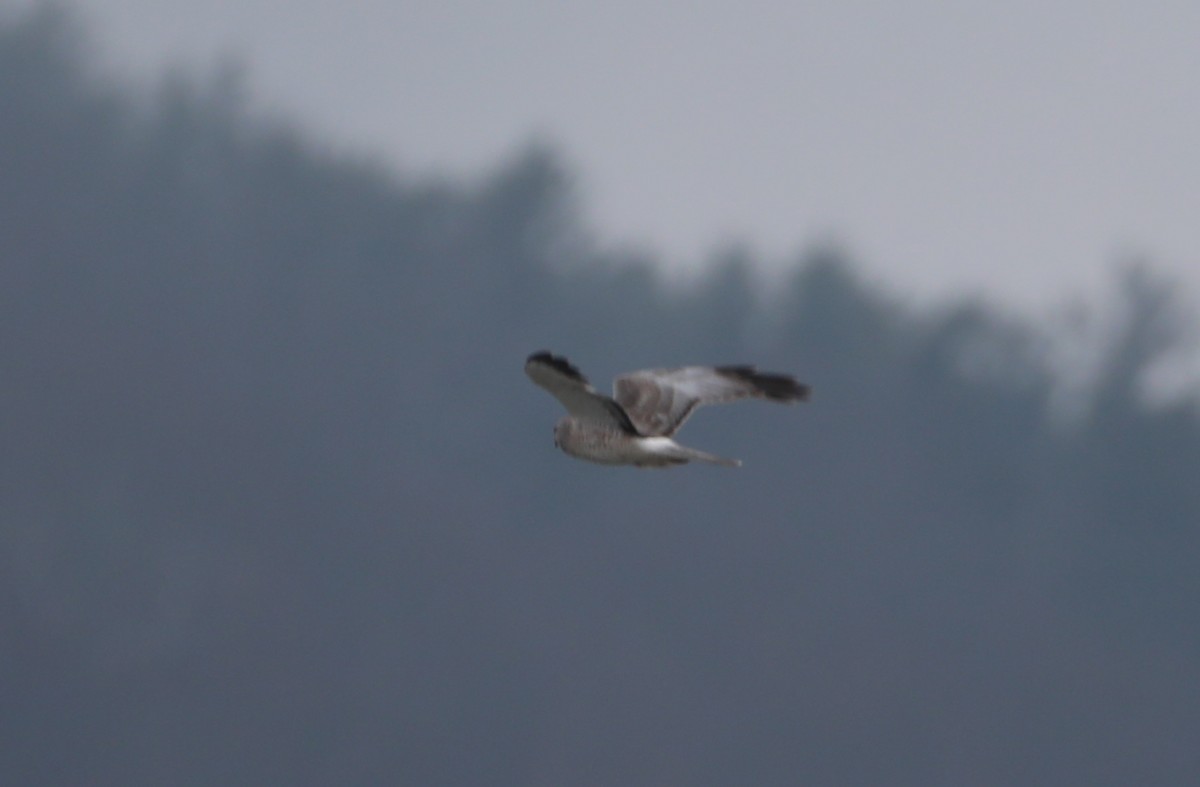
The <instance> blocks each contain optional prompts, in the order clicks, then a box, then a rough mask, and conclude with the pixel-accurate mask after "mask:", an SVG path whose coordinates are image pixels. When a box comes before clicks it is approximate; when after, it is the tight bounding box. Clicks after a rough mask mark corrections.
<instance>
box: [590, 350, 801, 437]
mask: <svg viewBox="0 0 1200 787" xmlns="http://www.w3.org/2000/svg"><path fill="white" fill-rule="evenodd" d="M613 396H614V398H615V399H616V401H617V403H618V404H619V405H620V406H621V407H622V408H624V410H625V413H626V414H627V415H628V416H629V419H630V420H631V421H633V425H634V426H635V427H636V428H637V430H638V432H640V433H641V434H643V435H647V436H663V437H670V436H671V435H672V434H674V433H675V432H676V431H677V430H678V429H679V427H680V426H682V425H683V422H684V421H686V420H687V418H688V416H689V415H691V414H692V411H693V410H695V409H696V408H697V407H699V406H700V405H703V404H720V403H723V402H733V401H736V400H738V399H747V398H759V399H768V400H770V401H775V402H799V401H804V400H806V399H808V397H809V387H808V386H807V385H805V384H804V383H800V382H797V381H796V380H795V379H794V378H792V377H790V376H788V375H786V374H767V373H763V372H759V371H757V370H756V369H755V368H754V367H753V366H684V367H682V368H679V369H646V370H643V371H640V372H630V373H629V374H623V375H621V376H620V377H618V378H617V379H616V380H615V381H614V382H613ZM568 409H569V408H568Z"/></svg>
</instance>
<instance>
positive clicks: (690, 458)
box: [666, 441, 742, 467]
mask: <svg viewBox="0 0 1200 787" xmlns="http://www.w3.org/2000/svg"><path fill="white" fill-rule="evenodd" d="M666 455H667V456H669V457H670V458H672V459H674V460H677V461H679V462H681V463H682V462H708V463H709V464H714V465H721V466H722V467H741V465H742V461H741V460H740V459H726V458H725V457H723V456H717V455H716V454H708V453H705V452H704V451H698V450H696V449H695V448H688V447H687V446H684V445H680V444H679V443H676V442H673V441H672V443H671V446H670V447H669V448H668V450H667V452H666Z"/></svg>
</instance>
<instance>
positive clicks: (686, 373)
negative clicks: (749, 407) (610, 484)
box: [525, 352, 809, 467]
mask: <svg viewBox="0 0 1200 787" xmlns="http://www.w3.org/2000/svg"><path fill="white" fill-rule="evenodd" d="M525 373H526V374H528V375H529V377H530V378H531V379H532V380H533V381H534V382H535V383H537V384H538V385H540V386H541V387H543V388H545V389H546V390H547V391H549V392H550V393H551V394H552V395H553V396H554V397H555V398H556V399H558V400H559V401H560V402H562V404H563V406H565V407H566V408H567V413H568V415H566V416H565V417H563V418H562V419H561V420H559V422H558V423H557V424H556V425H555V427H554V444H555V445H556V446H558V447H559V448H560V449H562V450H563V451H564V452H565V453H567V454H569V455H570V456H573V457H576V458H578V459H585V460H587V461H590V462H596V463H598V464H606V465H634V466H636V467H670V466H672V465H680V464H687V463H688V462H692V461H699V462H709V463H712V464H720V465H727V466H737V465H739V464H741V462H739V461H737V460H735V459H725V458H723V457H719V456H715V455H713V454H709V453H705V452H703V451H698V450H696V449H694V448H688V447H687V446H683V445H680V444H679V443H677V442H675V440H674V439H672V435H674V433H675V432H676V431H677V430H678V429H679V427H680V426H682V425H683V422H684V421H686V420H687V418H688V416H690V415H691V413H692V411H693V410H694V409H695V408H696V407H698V406H700V405H703V404H715V403H721V402H732V401H735V400H738V399H745V398H751V397H754V398H761V399H768V400H772V401H777V402H796V401H802V400H805V399H807V398H808V396H809V388H808V386H806V385H804V384H802V383H798V382H796V380H795V379H793V378H792V377H790V376H787V375H781V374H763V373H760V372H758V371H756V370H755V369H754V368H753V367H751V366H716V367H713V366H685V367H681V368H677V369H647V370H644V371H639V372H631V373H629V374H624V375H621V376H620V377H618V378H617V379H616V380H615V381H614V383H613V394H614V395H613V397H608V396H605V395H604V394H601V393H598V392H597V391H596V390H595V389H594V388H592V386H591V385H589V384H588V381H587V379H586V378H585V377H584V376H583V375H582V374H580V372H579V370H578V369H576V368H575V367H574V366H573V365H571V363H570V362H569V361H567V360H566V359H565V358H563V357H561V356H556V355H551V354H550V353H548V352H538V353H534V354H533V355H531V356H529V358H528V359H527V360H526V361H525Z"/></svg>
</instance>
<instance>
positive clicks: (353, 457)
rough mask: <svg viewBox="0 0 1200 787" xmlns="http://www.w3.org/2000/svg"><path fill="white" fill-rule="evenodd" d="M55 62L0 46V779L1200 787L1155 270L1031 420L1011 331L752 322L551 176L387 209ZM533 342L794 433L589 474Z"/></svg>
mask: <svg viewBox="0 0 1200 787" xmlns="http://www.w3.org/2000/svg"><path fill="white" fill-rule="evenodd" d="M86 39H87V36H86V34H85V33H81V32H80V30H79V29H78V25H77V24H76V22H75V21H74V20H73V19H72V18H71V16H70V15H69V14H63V13H62V12H59V11H47V10H35V11H32V12H29V13H26V14H21V15H16V16H12V17H10V18H9V19H7V20H5V21H3V22H0V107H3V110H2V111H0V222H2V225H3V226H2V230H0V413H2V414H3V415H2V417H0V445H2V446H3V450H2V451H0V561H2V562H0V687H2V691H3V696H2V699H0V780H2V781H4V782H5V783H7V784H70V783H76V784H83V783H88V784H197V785H199V784H267V783H273V784H295V785H302V784H314V785H315V784H331V783H339V784H368V783H385V784H414V785H416V784H421V785H425V784H521V785H531V784H532V785H536V784H547V785H549V784H625V785H633V784H714V785H716V784H872V783H873V784H913V785H933V784H947V785H960V784H1063V783H1078V784H1092V785H1103V784H1112V785H1128V784H1184V783H1192V782H1195V781H1196V780H1198V779H1200V755H1198V754H1197V751H1198V750H1197V746H1196V742H1197V741H1198V740H1200V672H1198V670H1197V663H1198V662H1197V657H1198V651H1200V636H1198V635H1200V627H1198V625H1197V620H1198V618H1200V578H1198V577H1200V572H1198V571H1197V565H1196V563H1197V555H1200V473H1198V471H1200V426H1198V419H1197V413H1196V406H1195V400H1194V398H1192V399H1183V400H1180V401H1178V402H1176V403H1174V404H1169V405H1159V406H1150V405H1148V404H1146V403H1145V401H1144V399H1143V397H1142V396H1141V394H1140V390H1141V388H1140V385H1141V381H1142V380H1143V379H1144V375H1145V373H1146V371H1147V370H1148V369H1149V368H1151V367H1152V366H1153V365H1154V364H1155V363H1157V362H1158V360H1159V359H1160V358H1161V357H1162V355H1163V353H1165V352H1168V351H1170V350H1171V349H1172V348H1174V347H1176V346H1177V344H1178V343H1179V342H1181V341H1183V340H1184V339H1185V338H1186V336H1187V334H1186V331H1188V330H1190V329H1189V328H1188V327H1187V326H1186V325H1182V324H1180V323H1179V322H1178V321H1176V320H1174V319H1173V318H1172V317H1171V315H1172V314H1174V313H1173V312H1170V311H1169V310H1168V309H1167V308H1166V304H1167V303H1168V301H1169V298H1170V295H1169V290H1170V287H1169V286H1168V284H1166V283H1163V282H1161V281H1159V280H1158V279H1157V278H1156V277H1155V275H1154V274H1153V273H1152V272H1147V271H1146V270H1140V269H1139V270H1133V271H1130V272H1129V273H1128V274H1127V276H1126V278H1125V279H1123V280H1122V282H1123V283H1122V292H1123V293H1124V308H1125V309H1126V310H1127V313H1128V319H1126V320H1125V321H1124V322H1123V323H1122V324H1123V325H1124V326H1125V327H1124V329H1123V331H1122V332H1121V333H1120V334H1119V335H1117V336H1116V337H1115V338H1114V339H1113V341H1112V342H1110V344H1109V345H1107V350H1106V354H1105V355H1104V356H1103V358H1102V359H1101V362H1100V363H1099V364H1098V365H1097V369H1098V372H1097V374H1096V375H1095V379H1094V381H1093V382H1092V384H1091V386H1090V388H1088V389H1087V391H1086V392H1085V393H1083V394H1081V396H1083V397H1084V398H1083V399H1081V401H1080V403H1079V408H1078V411H1079V413H1081V414H1080V415H1079V416H1078V417H1076V418H1074V419H1072V420H1069V421H1068V422H1066V423H1063V422H1061V421H1060V420H1056V418H1055V417H1054V406H1055V405H1054V402H1055V396H1056V391H1057V390H1058V384H1059V378H1058V376H1057V369H1056V368H1055V366H1054V363H1053V361H1052V358H1053V356H1051V355H1048V354H1046V353H1044V352H1041V351H1039V348H1040V347H1042V346H1043V345H1044V344H1045V342H1046V337H1045V335H1044V330H1045V329H1044V328H1040V327H1037V326H1033V325H1025V324H1022V323H1021V322H1020V321H1019V320H1015V319H1012V318H1006V317H1003V316H1001V315H998V314H997V313H995V312H993V311H992V310H991V309H990V308H989V307H987V306H986V305H982V304H979V303H974V302H964V303H962V304H960V305H957V306H948V307H944V308H942V309H940V310H939V311H936V312H934V311H930V312H925V311H921V310H919V309H915V308H909V307H905V306H904V305H903V304H902V303H900V302H899V301H897V300H895V299H892V298H890V297H889V296H888V295H887V294H886V293H882V292H880V291H879V290H877V289H875V288H872V287H868V286H866V285H864V284H862V283H861V282H860V281H859V280H858V278H857V277H856V275H855V271H854V267H853V265H852V264H850V263H849V262H848V261H847V260H845V259H844V258H843V257H842V256H841V255H839V254H838V253H837V252H836V251H830V250H822V249H815V250H812V251H810V252H807V253H805V254H802V255H798V259H797V264H796V268H795V271H794V273H792V274H790V275H789V276H788V277H787V279H786V280H785V281H784V282H783V283H782V285H781V286H780V287H778V288H776V290H775V292H774V297H773V298H772V299H771V301H770V303H769V304H767V305H763V304H762V303H761V299H760V297H759V294H758V292H757V288H756V286H755V282H754V280H753V276H754V274H753V273H752V270H753V268H754V265H753V260H752V259H748V258H747V257H746V255H745V254H743V253H740V252H731V253H729V254H728V255H727V256H726V258H725V259H724V260H723V261H721V262H719V263H718V264H716V265H715V267H714V268H713V270H712V272H711V273H710V274H709V275H708V276H707V277H706V278H705V279H703V280H702V281H701V282H700V283H699V284H697V285H696V286H695V287H692V288H682V289H680V288H669V287H664V286H663V285H662V283H661V281H660V280H659V278H658V277H657V276H656V274H655V273H654V270H655V269H654V265H653V260H645V259H636V258H633V257H631V256H629V255H622V254H621V253H620V252H617V251H611V250H606V249H605V247H604V244H603V243H600V242H598V241H597V240H596V239H595V238H594V237H592V236H591V234H590V233H589V232H588V231H587V230H586V228H585V226H584V222H583V221H582V217H581V216H580V215H578V206H577V202H576V200H575V193H574V191H573V189H572V176H571V174H570V172H569V171H567V169H566V167H564V166H563V165H562V163H561V162H560V160H559V159H558V157H557V156H556V155H555V154H554V152H553V151H552V150H549V149H547V148H546V147H542V146H532V147H531V148H530V149H528V150H527V151H525V152H524V153H522V154H520V155H517V156H514V157H513V158H512V160H510V161H508V162H506V163H504V164H503V165H502V166H499V167H498V168H497V169H496V170H495V171H493V172H491V173H486V174H481V175H480V176H479V177H478V178H477V179H475V180H473V181H471V182H468V183H456V182H451V181H449V180H447V181H437V180H431V179H425V180H411V179H409V178H407V177H406V176H405V175H404V173H402V172H400V173H397V172H394V171H387V170H385V169H383V168H381V167H379V166H377V165H375V164H372V163H371V162H369V161H367V160H365V159H364V160H358V159H354V158H353V157H352V156H346V155H339V154H335V153H332V152H330V151H328V150H324V149H321V148H320V147H319V146H317V145H315V144H313V143H312V142H310V141H308V140H307V138H306V137H305V136H304V133H303V131H302V130H298V129H296V128H295V127H293V125H291V124H290V123H289V122H287V121H280V120H273V119H264V118H262V117H261V116H259V115H256V113H255V112H254V111H253V108H247V107H245V106H243V104H242V103H241V99H240V98H239V94H238V91H237V90H236V89H233V88H234V87H235V86H232V85H231V84H230V83H228V82H227V81H224V80H223V79H221V78H219V77H214V78H212V79H195V78H188V77H180V76H176V77H171V78H166V79H164V80H163V81H162V82H161V83H160V84H159V86H158V87H157V88H156V89H155V90H153V91H147V90H144V89H138V88H133V87H128V86H124V85H121V84H119V83H117V82H115V81H113V80H112V79H110V78H108V77H106V76H104V75H102V74H101V73H100V72H99V71H98V70H97V69H96V67H95V66H94V64H93V63H92V62H91V58H90V56H89V55H88V54H87V46H86ZM381 78H385V77H381ZM540 349H552V350H554V351H555V352H558V353H564V354H566V355H567V356H568V357H570V358H571V359H572V361H574V362H575V363H577V364H579V366H580V367H581V369H582V370H583V371H584V372H585V373H586V374H588V375H589V376H590V377H591V378H592V380H593V382H595V383H596V384H597V385H598V387H601V388H604V387H606V386H607V380H608V378H609V377H610V376H611V375H612V374H615V373H617V372H620V371H624V370H627V369H632V368H640V367H643V366H659V365H665V364H675V363H680V364H682V363H696V362H705V363H732V362H737V363H741V362H751V363H756V364H758V365H759V366H760V367H762V368H765V369H779V370H785V371H789V372H795V373H796V374H797V375H798V376H799V377H800V378H801V379H803V380H804V381H805V382H807V383H810V384H811V385H812V386H813V388H814V392H815V395H814V398H813V401H812V402H811V403H809V404H806V405H804V406H803V407H797V408H793V409H788V410H783V411H780V410H779V409H777V408H770V407H765V406H756V404H754V403H750V404H745V405H739V406H737V407H731V408H714V409H713V411H712V412H711V413H709V412H706V413H705V414H704V415H705V417H704V418H703V419H696V420H695V421H694V422H692V423H689V426H688V430H689V435H688V437H689V441H690V442H691V443H693V444H695V445H697V446H699V447H702V448H705V449H706V450H708V449H711V450H713V451H716V452H718V453H728V454H731V455H736V456H739V457H741V458H742V459H744V460H745V461H746V466H745V467H743V468H741V469H740V470H737V471H732V470H723V469H716V468H707V467H688V468H682V469H677V470H671V471H660V472H651V471H635V470H631V469H611V468H601V467H594V466H590V465H587V464H584V463H580V462H574V461H570V460H568V459H567V458H565V457H563V456H562V455H561V454H559V453H558V452H557V451H555V450H554V448H553V446H552V438H551V428H552V425H553V423H554V421H555V420H556V419H557V418H558V416H559V412H558V406H557V404H556V403H555V402H553V401H552V400H551V399H550V398H549V397H547V396H546V395H545V394H544V392H542V391H540V390H538V389H536V388H534V387H533V386H532V385H530V384H529V382H528V381H527V380H526V379H525V378H524V375H523V374H522V364H523V361H524V359H525V357H526V355H528V354H529V353H530V352H532V351H534V350H540Z"/></svg>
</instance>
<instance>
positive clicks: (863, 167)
mask: <svg viewBox="0 0 1200 787" xmlns="http://www.w3.org/2000/svg"><path fill="white" fill-rule="evenodd" d="M0 2H2V3H7V4H8V5H10V6H12V5H15V4H28V2H27V0H0ZM75 5H76V6H77V7H78V8H80V9H82V10H83V11H84V16H85V18H86V19H87V21H88V22H89V23H90V24H91V27H92V32H93V34H94V35H95V36H96V38H97V40H98V43H99V44H100V46H101V48H102V49H103V52H104V54H105V55H106V56H107V57H108V58H109V60H110V63H112V64H114V65H116V66H118V67H119V68H121V69H124V70H126V71H127V72H132V73H139V74H150V73H152V71H151V69H157V68H159V67H160V66H161V65H162V64H164V63H167V62H173V63H183V64H189V65H196V66H207V65H212V64H213V63H214V62H215V61H216V60H217V59H218V58H219V57H220V56H223V55H235V56H237V58H238V59H239V60H240V61H242V62H243V63H245V64H246V65H247V67H248V72H249V83H250V87H251V89H252V92H253V94H254V97H255V100H256V101H259V102H261V103H265V104H268V105H269V106H272V107H274V108H276V109H282V110H283V111H284V112H286V113H288V114H290V115H292V116H294V117H296V118H299V119H301V120H303V121H304V122H305V123H306V124H307V125H308V126H309V127H310V128H311V129H313V130H314V131H315V132H317V133H319V134H320V135H323V136H324V137H326V138H327V139H332V140H334V141H336V142H337V143H338V144H339V145H342V146H349V147H353V148H361V149H363V150H366V151H377V152H379V153H381V154H382V155H383V156H384V157H386V158H387V159H389V160H391V161H393V162H394V163H395V164H396V166H397V167H399V168H401V169H402V170H407V171H409V172H414V171H415V172H432V171H450V172H453V173H459V174H471V173H474V172H477V171H478V170H479V169H480V168H481V167H485V166H493V165H495V164H496V163H498V162H499V161H500V160H501V159H502V158H503V157H504V156H505V155H507V154H510V153H511V152H512V151H514V150H515V149H517V148H518V147H519V146H520V145H521V144H522V143H524V142H526V141H528V140H530V139H531V138H533V137H535V136H538V137H541V138H545V139H548V140H550V141H552V142H553V143H554V144H555V145H557V146H558V147H559V149H560V150H561V151H562V152H563V153H564V154H565V157H566V159H567V161H568V163H569V164H570V165H571V166H572V167H573V169H574V171H575V172H576V173H577V174H578V175H579V178H580V184H579V185H580V187H581V189H582V194H583V197H584V200H585V206H586V209H587V213H588V218H589V220H590V222H591V223H592V225H593V226H594V227H595V228H596V229H597V230H598V231H599V232H600V234H601V237H602V238H603V239H604V240H605V241H606V242H608V243H613V244H621V245H625V244H633V245H637V246H644V247H649V248H650V249H652V250H654V251H655V252H656V253H658V254H659V255H660V256H662V257H663V258H664V259H666V260H668V261H670V263H671V264H672V265H675V266H682V265H690V264H695V262H696V261H697V260H699V259H702V258H703V257H704V256H705V255H706V253H708V252H710V251H711V250H713V249H714V248H715V247H717V246H719V245H721V244H722V243H724V242H726V241H729V240H731V239H732V240H748V241H749V242H750V245H751V247H752V248H754V249H756V250H758V251H759V252H761V253H762V254H764V255H765V256H767V257H770V258H774V259H778V260H784V259H786V258H787V257H788V256H789V255H791V254H792V253H793V252H795V251H797V250H799V249H801V248H803V247H804V246H806V245H809V244H812V243H815V242H821V241H823V240H827V239H831V238H833V239H837V240H838V241H839V242H840V243H841V244H842V245H844V246H845V247H846V248H848V249H849V250H850V251H851V252H852V254H853V256H854V257H855V258H856V259H857V260H858V261H859V262H860V263H861V265H862V267H863V268H864V269H865V270H866V271H868V272H869V274H870V275H872V276H873V277H877V278H880V279H885V280H888V281H890V282H892V283H894V285H895V286H897V287H899V288H900V289H901V290H902V291H903V292H908V293H914V294H919V295H943V294H946V293H948V292H956V291H961V290H963V289H970V290H976V291H978V290H986V291H987V292H989V293H990V294H992V295H993V296H995V297H998V298H1001V299H1005V300H1007V301H1009V302H1010V303H1014V304H1017V303H1019V304H1022V305H1048V304H1052V303H1055V302H1057V301H1060V300H1062V299H1063V298H1064V297H1065V296H1067V295H1068V294H1070V293H1072V292H1080V291H1084V292H1087V291H1091V292H1095V291H1097V290H1098V289H1099V287H1100V284H1101V283H1102V282H1105V281H1107V280H1108V279H1109V273H1110V272H1111V269H1112V267H1113V263H1114V262H1115V261H1117V260H1119V259H1122V258H1128V257H1130V256H1132V255H1146V256H1148V257H1149V258H1150V259H1152V260H1153V261H1154V262H1155V263H1156V264H1157V265H1158V266H1159V267H1161V268H1163V269H1166V270H1171V271H1174V272H1176V273H1177V274H1178V275H1180V276H1181V277H1186V278H1187V279H1188V280H1189V282H1190V284H1191V288H1192V290H1193V291H1194V292H1200V142H1198V140H1200V2H1196V0H1136V1H1132V2H1111V1H1107V0H1061V1H1060V2H1052V1H1050V0H1009V2H1006V3H989V4H983V3H946V2H935V1H934V0H912V1H911V2H907V3H900V2H894V1H893V0H867V1H866V2H846V1H839V2H822V3H805V2H797V1H796V0H789V1H786V2H755V1H753V0H751V1H747V0H743V1H742V2H739V3H732V2H728V3H726V2H720V3H718V2H695V1H694V0H693V1H691V2H683V0H672V1H665V2H664V1H655V0H608V1H607V2H604V3H562V2H549V1H547V2H536V1H535V0H511V1H510V2H485V1H484V0H438V2H402V1H400V0H358V1H357V2H355V3H344V2H341V1H340V0H75Z"/></svg>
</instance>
